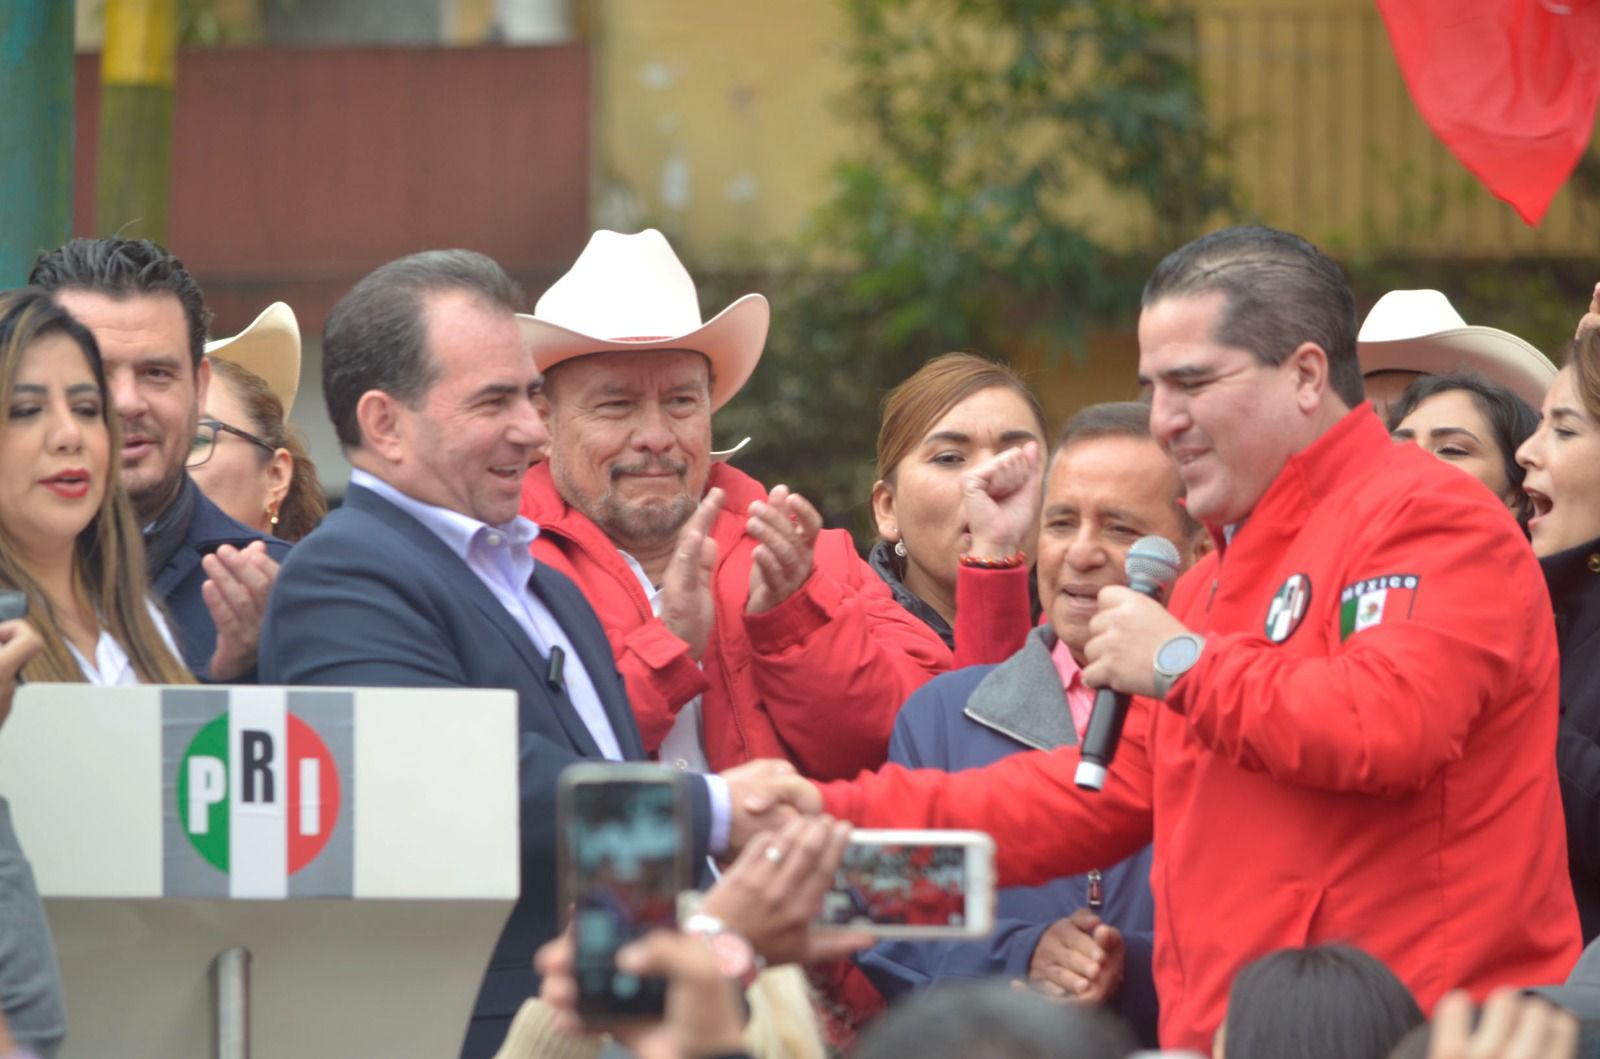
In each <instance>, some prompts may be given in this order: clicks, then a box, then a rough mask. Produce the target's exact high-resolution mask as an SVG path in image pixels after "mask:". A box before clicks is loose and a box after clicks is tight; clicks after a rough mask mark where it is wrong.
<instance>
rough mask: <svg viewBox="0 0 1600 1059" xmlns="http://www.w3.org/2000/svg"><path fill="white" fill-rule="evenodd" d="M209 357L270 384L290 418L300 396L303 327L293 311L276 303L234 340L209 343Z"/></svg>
mask: <svg viewBox="0 0 1600 1059" xmlns="http://www.w3.org/2000/svg"><path fill="white" fill-rule="evenodd" d="M206 355H207V356H210V357H217V358H219V359H221V360H228V361H232V362H233V363H235V364H237V365H239V367H241V368H243V369H244V370H245V371H248V372H249V373H250V374H252V375H254V376H256V377H257V378H259V379H260V380H261V381H262V382H264V383H266V384H267V389H269V390H271V391H272V393H273V396H275V397H276V398H277V399H278V400H279V401H281V402H283V417H284V418H285V419H287V418H289V409H291V408H293V407H294V399H295V395H296V394H297V393H299V392H300V324H299V321H297V320H296V319H295V317H294V310H293V309H291V308H289V307H288V306H287V305H285V304H284V303H283V302H273V303H272V304H271V305H269V306H267V307H266V308H265V309H263V310H261V315H260V316H258V317H256V318H255V319H254V320H252V321H250V326H249V327H247V328H245V329H244V330H243V331H240V332H239V333H238V334H236V335H234V336H233V337H232V338H219V339H216V340H215V341H212V342H207V343H206Z"/></svg>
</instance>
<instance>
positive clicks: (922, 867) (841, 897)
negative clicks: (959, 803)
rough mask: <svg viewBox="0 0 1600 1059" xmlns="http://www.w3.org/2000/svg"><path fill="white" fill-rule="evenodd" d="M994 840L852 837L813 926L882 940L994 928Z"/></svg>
mask: <svg viewBox="0 0 1600 1059" xmlns="http://www.w3.org/2000/svg"><path fill="white" fill-rule="evenodd" d="M994 901H995V894H994V839H992V838H990V837H989V836H988V835H986V834H984V833H983V832H981V831H935V830H925V831H898V830H886V831H856V832H854V833H853V834H852V835H851V836H850V845H849V847H848V848H847V849H846V850H845V855H844V861H843V862H842V863H841V864H840V865H839V871H838V874H837V877H836V878H835V881H834V885H833V888H832V889H831V890H829V891H828V893H827V894H826V895H824V897H823V899H822V914H821V916H820V918H819V921H818V923H819V926H822V927H824V928H832V929H839V930H852V931H861V932H863V933H868V934H874V935H876V936H878V937H885V938H981V937H985V936H987V935H988V934H989V932H990V931H992V930H993V929H994Z"/></svg>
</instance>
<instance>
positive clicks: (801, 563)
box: [745, 485, 822, 614]
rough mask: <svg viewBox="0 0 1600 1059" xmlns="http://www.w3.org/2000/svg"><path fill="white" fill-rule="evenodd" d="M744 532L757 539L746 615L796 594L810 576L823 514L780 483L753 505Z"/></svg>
mask: <svg viewBox="0 0 1600 1059" xmlns="http://www.w3.org/2000/svg"><path fill="white" fill-rule="evenodd" d="M749 515H750V517H749V521H747V522H746V523H745V532H746V533H748V534H749V535H750V536H751V537H753V538H755V540H756V547H755V551H754V552H752V553H751V560H752V562H751V564H750V601H749V603H748V604H746V606H745V613H746V614H762V613H764V612H766V611H769V610H771V609H772V608H773V607H776V606H777V605H778V604H779V603H782V602H783V601H784V600H786V599H788V598H789V597H790V596H792V595H794V593H795V592H797V591H798V590H799V589H800V587H801V586H802V585H804V584H805V583H806V581H807V580H808V579H810V577H811V567H812V562H813V559H814V557H815V552H816V545H817V534H818V533H820V532H822V516H821V515H820V514H818V513H817V509H816V508H814V507H812V506H811V502H810V501H809V500H807V499H806V498H805V497H803V496H801V495H800V494H799V493H791V492H790V491H789V487H788V486H786V485H780V486H777V487H775V488H774V489H773V490H772V492H771V493H769V494H767V499H766V501H765V502H762V501H760V500H757V501H756V502H755V503H753V504H751V505H750V508H749Z"/></svg>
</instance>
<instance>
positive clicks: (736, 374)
mask: <svg viewBox="0 0 1600 1059" xmlns="http://www.w3.org/2000/svg"><path fill="white" fill-rule="evenodd" d="M518 319H519V320H520V321H521V322H522V333H523V334H524V335H525V336H526V337H527V339H528V342H529V344H530V345H531V347H532V349H533V359H534V363H536V364H537V365H538V366H539V370H540V371H549V370H550V369H551V368H552V367H554V366H555V365H557V364H560V363H561V362H562V361H564V360H571V359H572V358H573V357H582V356H587V355H588V354H590V353H615V352H623V351H637V350H650V349H687V350H693V351H694V352H696V353H703V354H705V356H706V358H707V359H709V360H710V361H711V374H712V383H711V410H712V411H713V412H714V411H716V410H717V409H719V408H721V407H722V406H723V405H725V404H727V403H728V400H729V399H730V398H731V397H733V395H734V394H736V393H738V392H739V388H740V387H741V386H743V385H744V384H745V382H746V381H748V380H749V378H750V373H751V372H753V371H755V369H756V362H757V361H759V360H760V359H761V350H762V347H763V346H765V345H766V342H767V325H768V323H769V322H770V321H771V319H772V310H771V309H770V308H769V307H768V305H767V299H765V298H763V297H762V296H761V295H759V294H746V295H745V296H744V297H742V298H740V299H739V300H738V301H736V302H734V303H733V304H732V305H730V306H728V307H727V308H726V309H724V310H722V311H721V312H720V313H718V314H717V315H716V316H714V317H712V318H711V320H710V321H709V322H702V320H701V317H700V298H699V295H698V294H696V293H695V289H694V280H692V279H690V278H689V271H688V269H686V268H684V267H683V262H681V261H679V260H678V255H677V254H674V253H673V252H672V247H670V246H668V245H667V240H666V237H665V236H663V235H662V234H661V233H660V232H658V231H656V230H655V229H654V228H646V229H645V230H644V231H642V232H639V233H638V234H636V235H624V234H622V233H621V232H608V231H605V230H603V229H602V230H601V231H597V232H595V233H594V235H592V236H590V237H589V245H588V246H586V247H584V248H583V253H581V254H579V255H578V260H577V261H575V262H574V263H573V265H572V268H571V269H569V270H568V271H567V274H566V275H565V276H562V277H561V278H560V279H558V280H556V282H555V284H554V285H553V286H552V287H551V288H550V289H549V290H547V291H545V292H544V296H543V297H542V298H540V299H539V303H538V304H537V305H535V306H534V307H533V315H532V316H529V315H527V314H526V313H519V314H518Z"/></svg>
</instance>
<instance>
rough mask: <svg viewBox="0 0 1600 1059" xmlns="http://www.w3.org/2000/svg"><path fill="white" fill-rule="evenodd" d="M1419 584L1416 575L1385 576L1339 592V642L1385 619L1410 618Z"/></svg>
mask: <svg viewBox="0 0 1600 1059" xmlns="http://www.w3.org/2000/svg"><path fill="white" fill-rule="evenodd" d="M1417 584H1418V579H1417V575H1415V574H1385V575H1384V576H1383V577H1369V578H1367V579H1366V580H1364V581H1357V582H1356V583H1355V584H1353V585H1349V586H1347V587H1346V588H1345V589H1344V590H1343V591H1342V592H1340V593H1339V642H1340V643H1343V642H1344V641H1346V640H1348V639H1350V637H1351V636H1353V635H1355V634H1356V633H1358V632H1360V631H1361V630H1362V629H1370V628H1372V627H1373V626H1374V625H1379V624H1382V623H1383V622H1384V621H1385V620H1392V619H1396V618H1409V617H1411V604H1412V601H1413V600H1414V599H1415V598H1416V595H1417Z"/></svg>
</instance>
